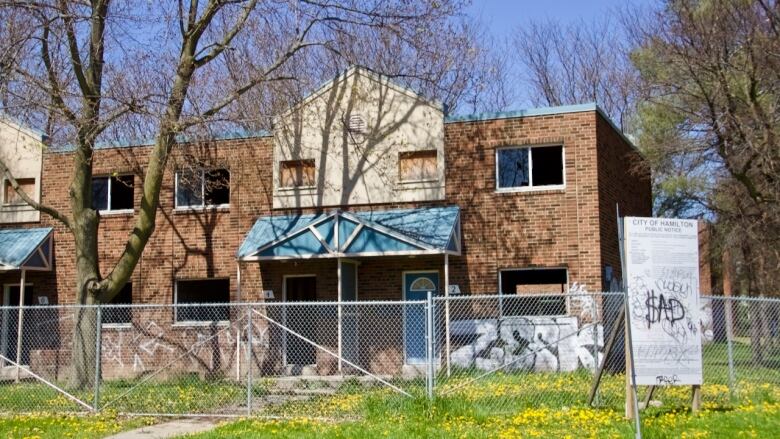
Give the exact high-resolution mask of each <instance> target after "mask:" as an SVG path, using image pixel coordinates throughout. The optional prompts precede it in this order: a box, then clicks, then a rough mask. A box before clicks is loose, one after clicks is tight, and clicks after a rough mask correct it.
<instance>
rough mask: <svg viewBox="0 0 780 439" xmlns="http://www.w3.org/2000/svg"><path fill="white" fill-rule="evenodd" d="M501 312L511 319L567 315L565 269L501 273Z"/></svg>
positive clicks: (505, 271) (503, 271) (504, 271)
mask: <svg viewBox="0 0 780 439" xmlns="http://www.w3.org/2000/svg"><path fill="white" fill-rule="evenodd" d="M500 276H501V295H502V296H504V297H502V298H501V308H502V314H503V315H509V316H549V315H562V314H566V299H565V297H564V295H563V294H564V293H565V292H566V283H567V280H566V269H565V268H550V269H544V268H543V269H528V270H502V271H501V273H500Z"/></svg>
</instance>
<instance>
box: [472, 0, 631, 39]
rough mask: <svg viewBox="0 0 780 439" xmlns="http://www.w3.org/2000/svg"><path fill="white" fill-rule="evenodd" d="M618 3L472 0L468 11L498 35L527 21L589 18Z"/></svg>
mask: <svg viewBox="0 0 780 439" xmlns="http://www.w3.org/2000/svg"><path fill="white" fill-rule="evenodd" d="M622 4H625V0H622V1H621V0H547V1H539V0H474V2H473V4H472V5H471V6H470V7H469V13H470V14H472V15H473V16H474V17H477V18H480V19H481V20H482V21H483V22H484V23H485V24H486V25H488V27H489V28H490V29H491V31H492V32H493V34H494V35H495V36H497V37H499V38H500V37H503V36H505V35H508V34H509V33H510V32H511V31H512V29H513V28H514V27H515V26H517V25H519V24H523V23H526V22H528V21H529V20H546V19H548V18H555V19H557V20H560V21H562V22H570V21H577V20H579V19H584V20H586V21H590V20H593V19H596V18H599V17H600V16H601V15H602V14H604V13H605V12H607V11H609V10H610V9H615V8H617V7H619V6H620V5H622Z"/></svg>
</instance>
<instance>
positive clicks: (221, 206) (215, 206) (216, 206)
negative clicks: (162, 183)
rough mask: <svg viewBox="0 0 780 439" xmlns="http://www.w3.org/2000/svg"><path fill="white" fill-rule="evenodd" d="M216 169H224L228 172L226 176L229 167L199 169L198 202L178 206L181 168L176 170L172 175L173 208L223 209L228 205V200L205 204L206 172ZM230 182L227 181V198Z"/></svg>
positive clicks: (185, 209) (184, 209)
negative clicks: (220, 202)
mask: <svg viewBox="0 0 780 439" xmlns="http://www.w3.org/2000/svg"><path fill="white" fill-rule="evenodd" d="M218 170H225V171H227V173H228V176H230V174H231V173H230V169H228V168H209V169H201V170H200V171H199V172H200V199H201V203H200V204H190V205H186V206H180V205H179V176H180V175H181V173H182V172H185V171H182V170H179V171H176V175H175V176H174V182H173V183H174V188H173V203H174V210H183V211H187V210H204V209H224V208H228V207H230V201H228V202H227V203H222V204H206V172H209V171H218ZM230 189H231V188H230V182H228V200H229V199H230V196H231V194H230V192H232V191H231V190H230Z"/></svg>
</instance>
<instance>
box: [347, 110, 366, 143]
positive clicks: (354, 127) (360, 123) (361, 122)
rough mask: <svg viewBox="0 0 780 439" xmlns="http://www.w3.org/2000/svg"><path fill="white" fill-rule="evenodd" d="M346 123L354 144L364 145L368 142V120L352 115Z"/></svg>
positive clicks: (358, 115)
mask: <svg viewBox="0 0 780 439" xmlns="http://www.w3.org/2000/svg"><path fill="white" fill-rule="evenodd" d="M344 122H345V125H346V126H347V132H348V133H349V137H350V138H351V139H352V142H354V143H363V142H364V141H365V140H366V129H367V126H366V119H365V118H364V117H363V116H362V115H360V114H351V115H350V116H349V118H348V119H347V120H345V121H344Z"/></svg>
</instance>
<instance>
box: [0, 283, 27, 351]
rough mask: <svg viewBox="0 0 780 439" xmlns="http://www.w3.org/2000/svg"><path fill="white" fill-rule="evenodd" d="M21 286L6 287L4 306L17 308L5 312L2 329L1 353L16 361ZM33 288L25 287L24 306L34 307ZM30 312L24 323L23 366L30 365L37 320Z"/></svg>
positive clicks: (0, 329)
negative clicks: (32, 338)
mask: <svg viewBox="0 0 780 439" xmlns="http://www.w3.org/2000/svg"><path fill="white" fill-rule="evenodd" d="M19 292H20V289H19V285H6V286H5V288H4V289H3V306H8V307H16V308H11V309H4V310H3V325H2V328H0V332H1V333H0V353H2V354H3V356H4V357H6V358H8V359H10V360H13V361H16V345H17V340H18V338H17V336H18V333H19V308H18V307H19ZM33 295H34V294H33V286H32V284H26V285H25V287H24V306H31V305H33ZM32 317H33V316H32V315H31V313H30V310H26V311H25V316H24V321H23V322H22V326H23V327H22V335H25V334H26V335H27V336H26V337H23V338H22V355H21V357H20V362H21V364H22V365H28V364H30V349H31V348H32V340H31V339H30V336H31V335H32V333H33V331H32V328H33V324H34V323H35V319H34V318H32Z"/></svg>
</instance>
